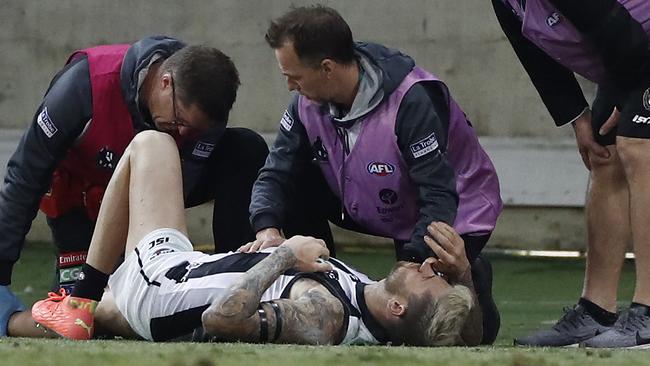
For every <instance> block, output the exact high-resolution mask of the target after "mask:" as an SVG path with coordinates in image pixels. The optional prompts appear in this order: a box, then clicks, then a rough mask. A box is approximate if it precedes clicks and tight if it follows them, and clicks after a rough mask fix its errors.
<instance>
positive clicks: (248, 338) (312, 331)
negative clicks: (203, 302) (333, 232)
mask: <svg viewBox="0 0 650 366" xmlns="http://www.w3.org/2000/svg"><path fill="white" fill-rule="evenodd" d="M328 254H329V252H328V251H327V248H326V247H325V244H324V243H323V242H322V241H321V240H317V239H314V238H308V237H293V238H291V239H289V240H287V241H285V242H284V243H283V244H282V245H281V246H280V247H279V248H278V249H276V250H275V251H274V252H273V253H272V254H271V255H269V256H268V257H266V258H265V259H264V260H262V261H261V262H259V263H258V264H257V265H255V266H254V267H253V268H251V269H250V270H248V271H247V272H246V273H245V274H244V275H243V276H242V278H241V279H240V280H239V281H237V282H236V283H235V284H234V285H233V286H232V287H231V288H230V289H228V290H227V291H226V292H225V293H224V294H223V296H221V297H220V298H219V299H217V300H215V301H214V303H212V305H211V306H210V307H209V308H208V309H207V310H206V311H205V312H204V313H203V317H202V321H203V327H204V328H205V331H206V332H207V333H208V334H210V335H213V336H215V337H217V338H218V339H220V340H226V341H236V340H238V341H245V342H258V341H262V342H264V341H267V340H273V341H278V342H287V343H289V342H291V343H307V344H322V343H334V342H335V341H336V336H338V333H337V332H335V331H333V329H335V330H338V331H340V328H341V325H342V324H343V323H342V318H343V317H342V315H341V316H339V317H336V315H337V314H339V313H340V314H343V309H342V305H341V304H340V302H339V301H338V300H337V299H336V298H334V297H333V296H332V295H330V294H329V293H327V290H325V289H318V288H310V289H309V290H306V291H304V292H303V293H302V294H300V296H297V298H296V299H295V300H278V301H276V302H275V304H277V309H274V308H273V306H272V305H271V303H263V304H261V305H260V299H261V297H262V294H263V292H264V291H265V290H266V289H267V288H268V287H269V286H270V285H271V284H272V283H273V281H275V280H276V279H277V278H278V277H279V276H280V275H281V274H282V273H283V272H284V271H286V270H288V269H289V268H296V269H297V270H299V271H304V272H314V271H326V270H330V269H331V265H329V264H327V263H318V262H317V261H316V260H317V259H318V258H319V257H322V256H325V257H326V256H327V255H328ZM301 282H303V281H301ZM312 287H313V286H312ZM292 292H293V291H292ZM337 302H338V304H337ZM260 306H261V309H262V310H263V312H264V315H263V316H260V315H259V314H258V307H260ZM276 314H281V317H282V320H281V321H280V322H278V319H276ZM330 317H332V318H337V319H340V322H338V327H337V322H330V321H329V320H326V319H323V318H328V319H329V318H330ZM263 319H266V321H265V323H266V326H264V327H262V326H261V325H262V324H261V323H262V321H263ZM279 327H281V331H279V330H278V329H277V328H279ZM262 328H266V329H267V334H268V336H267V337H266V339H261V338H264V337H261V333H262V332H261V329H262ZM278 332H279V333H278Z"/></svg>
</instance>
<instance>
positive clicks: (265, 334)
mask: <svg viewBox="0 0 650 366" xmlns="http://www.w3.org/2000/svg"><path fill="white" fill-rule="evenodd" d="M257 315H259V316H260V343H266V342H268V341H269V320H268V318H267V317H266V311H265V310H264V308H262V304H260V306H259V308H257Z"/></svg>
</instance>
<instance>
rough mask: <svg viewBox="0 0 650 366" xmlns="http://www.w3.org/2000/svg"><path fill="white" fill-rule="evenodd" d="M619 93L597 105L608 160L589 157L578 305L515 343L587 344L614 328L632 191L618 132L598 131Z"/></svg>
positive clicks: (603, 96) (601, 95) (595, 124)
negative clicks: (584, 250) (584, 249)
mask: <svg viewBox="0 0 650 366" xmlns="http://www.w3.org/2000/svg"><path fill="white" fill-rule="evenodd" d="M616 93H617V92H616V91H614V90H610V89H607V88H599V90H598V95H597V97H596V100H595V101H594V103H593V114H592V116H591V120H592V129H593V131H594V136H595V140H596V142H597V143H598V144H600V145H602V146H606V147H607V149H608V151H609V154H610V157H609V158H607V159H604V158H602V157H598V156H594V155H591V154H590V156H589V163H590V166H591V171H590V178H591V184H590V186H589V188H588V196H587V202H586V207H585V216H586V222H587V265H586V269H585V279H584V286H583V291H582V296H581V298H580V299H579V300H578V303H577V305H576V306H574V307H573V308H572V309H568V310H566V311H565V314H564V316H562V318H561V319H560V320H559V321H558V322H557V323H556V324H555V325H553V327H551V329H543V330H540V331H537V332H534V333H532V334H530V335H527V336H524V337H518V338H517V339H515V344H517V345H526V346H548V347H554V346H566V345H573V344H577V343H580V342H583V341H585V340H588V339H590V338H592V337H594V336H595V335H597V334H599V333H603V332H605V331H607V330H608V329H610V327H611V326H612V325H613V324H614V322H615V321H616V319H617V315H616V293H617V289H618V282H619V278H620V273H621V267H622V264H623V260H624V254H625V248H626V246H627V245H628V243H629V242H630V223H629V209H628V207H629V200H630V198H629V189H628V185H627V181H626V179H625V174H624V171H623V168H622V165H621V161H620V159H619V157H618V154H617V152H616V148H615V145H614V143H615V139H616V131H612V132H611V133H609V134H608V135H606V136H600V135H599V134H598V131H599V129H600V126H601V125H602V124H604V123H605V121H607V120H608V119H609V118H610V116H612V112H613V110H614V107H615V105H616V101H617V98H618V96H617V94H616Z"/></svg>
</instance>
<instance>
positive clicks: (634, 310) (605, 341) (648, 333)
mask: <svg viewBox="0 0 650 366" xmlns="http://www.w3.org/2000/svg"><path fill="white" fill-rule="evenodd" d="M580 345H581V346H583V347H594V348H634V349H646V348H650V316H648V314H646V311H645V309H644V308H641V307H630V308H629V309H628V310H627V311H626V312H624V313H623V315H621V317H620V318H619V320H618V321H617V322H616V324H614V326H613V327H612V328H611V329H610V330H608V331H606V332H604V333H603V334H601V335H599V336H597V337H593V338H591V339H588V340H587V341H585V342H583V343H581V344H580Z"/></svg>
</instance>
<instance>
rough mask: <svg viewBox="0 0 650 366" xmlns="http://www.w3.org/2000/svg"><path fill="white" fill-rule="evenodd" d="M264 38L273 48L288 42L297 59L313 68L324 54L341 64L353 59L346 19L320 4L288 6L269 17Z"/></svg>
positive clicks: (318, 63) (350, 34)
mask: <svg viewBox="0 0 650 366" xmlns="http://www.w3.org/2000/svg"><path fill="white" fill-rule="evenodd" d="M264 38H265V39H266V42H267V43H268V44H269V46H271V48H273V49H277V48H281V47H282V46H283V45H284V44H285V43H287V42H291V43H292V44H293V47H294V49H295V50H296V54H297V55H298V58H299V59H300V61H301V62H303V63H304V64H305V65H307V66H310V67H314V68H315V67H317V66H318V65H320V62H321V61H322V60H324V59H326V58H329V59H332V60H334V61H336V62H339V63H342V64H350V63H352V62H353V61H354V60H355V55H354V41H353V39H352V31H351V30H350V27H349V26H348V23H346V22H345V20H344V19H343V17H341V15H340V14H339V13H338V12H337V11H336V10H334V9H332V8H330V7H327V6H323V5H314V6H301V7H291V8H290V10H289V12H287V13H286V14H284V15H282V16H281V17H279V18H277V19H275V20H272V21H271V23H270V25H269V28H268V30H267V31H266V35H265V36H264Z"/></svg>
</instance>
